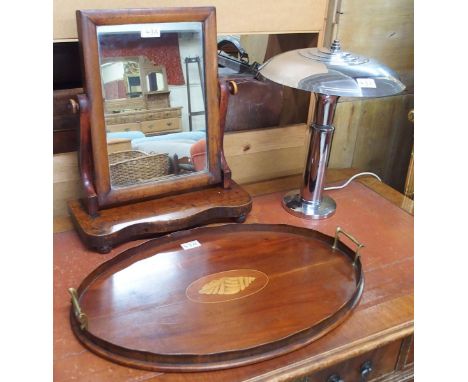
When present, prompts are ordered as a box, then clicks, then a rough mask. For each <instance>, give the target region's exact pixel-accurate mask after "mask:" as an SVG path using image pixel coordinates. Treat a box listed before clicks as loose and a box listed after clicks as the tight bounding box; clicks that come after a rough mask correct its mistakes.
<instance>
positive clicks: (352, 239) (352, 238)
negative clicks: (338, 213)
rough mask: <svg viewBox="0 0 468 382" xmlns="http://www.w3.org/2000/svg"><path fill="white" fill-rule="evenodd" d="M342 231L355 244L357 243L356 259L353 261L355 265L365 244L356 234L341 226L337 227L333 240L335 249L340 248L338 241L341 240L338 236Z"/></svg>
mask: <svg viewBox="0 0 468 382" xmlns="http://www.w3.org/2000/svg"><path fill="white" fill-rule="evenodd" d="M340 233H342V234H343V235H345V236H346V237H347V238H348V239H349V240H351V241H352V242H353V243H354V244H356V245H357V249H356V252H354V261H353V265H355V264H356V261H357V260H358V259H359V256H360V253H359V250H360V249H361V248H363V247H364V244H362V243H361V242H359V241H358V240H357V239H356V238H355V237H354V236H352V235H350V234H349V233H347V232H345V231H343V230H342V229H341V227H336V232H335V241H334V242H333V245H332V248H333V249H337V248H338V241H339V238H338V235H339V234H340Z"/></svg>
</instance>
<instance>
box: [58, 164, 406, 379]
mask: <svg viewBox="0 0 468 382" xmlns="http://www.w3.org/2000/svg"><path fill="white" fill-rule="evenodd" d="M353 173H355V171H353V170H336V171H333V170H330V171H328V173H327V183H333V182H336V181H338V180H340V179H347V178H348V177H349V176H350V175H352V174H353ZM299 183H300V176H295V177H287V178H281V179H277V180H272V181H266V182H261V183H255V184H250V185H247V186H245V187H244V188H245V189H246V190H247V191H248V192H249V193H251V195H253V196H254V203H253V209H252V212H251V213H250V215H249V217H248V219H247V223H271V224H277V223H282V224H290V225H295V226H302V227H307V228H312V229H315V230H317V231H320V232H323V233H325V234H327V235H333V232H334V230H335V228H336V226H337V225H340V226H342V228H344V229H346V230H348V231H350V233H351V234H353V235H354V236H356V237H357V238H358V239H359V240H360V241H362V242H363V243H364V244H365V245H366V247H365V248H364V249H363V250H362V254H361V256H362V257H361V259H362V263H363V269H364V275H365V280H366V284H365V288H364V293H363V296H362V299H361V302H360V303H359V305H358V307H357V308H356V310H355V311H354V313H352V314H351V316H350V317H349V318H348V319H347V320H346V321H345V322H344V323H343V324H342V325H340V326H339V327H338V328H336V329H334V330H333V331H332V332H330V333H328V334H327V335H326V336H324V337H322V338H321V339H319V340H317V341H315V342H313V343H312V344H310V345H308V346H306V347H303V348H301V349H299V350H296V351H293V352H291V353H289V354H286V355H283V356H280V357H277V358H274V359H271V360H268V361H264V362H260V363H256V364H253V365H248V366H243V367H238V368H234V369H228V370H221V371H213V372H202V373H160V372H148V371H144V370H138V369H131V368H126V367H123V366H120V365H118V364H114V363H112V362H109V361H107V360H104V359H102V358H100V357H98V356H96V355H94V354H93V353H91V352H90V351H88V350H87V349H85V348H84V347H83V346H82V345H81V344H80V343H79V342H78V341H77V340H76V338H75V337H74V336H73V333H72V331H71V328H70V323H69V309H70V298H69V295H68V293H67V288H69V287H77V286H78V285H79V284H80V283H81V281H82V280H83V278H84V277H85V276H86V275H88V274H89V273H90V272H91V271H92V270H93V269H95V268H96V267H97V266H98V265H99V264H101V263H103V262H104V261H107V260H109V259H110V258H112V257H113V256H115V255H117V254H118V253H120V252H122V250H124V249H127V248H130V247H133V246H135V245H136V244H138V243H141V242H143V241H135V242H131V243H126V244H124V245H121V246H119V247H118V248H116V249H114V250H113V251H112V252H111V253H109V254H107V255H101V254H98V253H95V252H92V251H89V250H87V249H86V248H85V247H84V246H83V245H82V243H81V242H80V240H79V238H78V236H77V235H76V233H75V232H74V231H66V232H62V233H57V234H55V235H54V380H55V381H71V380H73V381H91V380H93V381H94V380H99V381H133V382H136V381H246V380H249V381H263V380H264V381H274V380H284V379H286V378H290V377H293V376H300V375H304V374H305V373H311V372H313V371H314V370H318V369H321V368H323V367H326V366H329V365H332V364H334V363H337V362H340V361H342V360H344V359H346V358H349V357H350V356H357V355H359V354H363V353H365V352H366V351H369V350H371V349H373V348H375V347H377V346H382V345H384V344H387V343H389V342H391V341H394V340H396V339H399V338H403V337H405V336H407V335H409V334H411V333H412V332H413V216H412V211H413V205H412V201H411V200H410V199H408V198H405V197H404V196H403V195H401V194H400V193H398V192H397V191H395V190H393V189H391V188H390V187H388V186H386V185H384V184H382V183H380V182H378V181H377V180H374V179H372V178H365V179H362V180H358V181H356V182H353V183H351V184H350V185H349V186H348V187H347V188H345V189H343V190H338V191H330V192H329V194H330V196H332V197H333V198H334V199H335V200H336V202H337V206H338V208H337V212H336V214H335V215H334V216H333V217H332V218H329V219H326V220H322V221H306V220H302V219H299V218H296V217H294V216H292V215H290V214H288V213H286V212H285V211H284V210H283V209H282V207H281V205H280V201H281V196H282V194H283V191H287V190H291V189H294V188H296V187H297V185H298V184H299Z"/></svg>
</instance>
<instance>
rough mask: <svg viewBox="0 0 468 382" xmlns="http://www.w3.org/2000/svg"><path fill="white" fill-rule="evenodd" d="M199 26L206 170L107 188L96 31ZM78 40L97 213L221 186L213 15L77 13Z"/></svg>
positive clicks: (199, 11) (186, 11) (210, 11)
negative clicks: (186, 24) (136, 26)
mask: <svg viewBox="0 0 468 382" xmlns="http://www.w3.org/2000/svg"><path fill="white" fill-rule="evenodd" d="M169 22H171V23H173V22H200V23H201V24H202V30H203V53H204V73H205V76H204V78H205V89H206V91H205V93H204V94H205V100H204V101H205V110H206V124H207V126H206V133H207V169H206V170H204V171H200V172H198V173H194V174H190V175H183V176H180V177H173V178H169V179H167V180H161V181H157V182H154V183H148V184H140V185H133V186H129V187H125V188H112V186H111V181H110V170H109V160H108V156H107V141H106V129H105V119H104V102H103V96H102V85H101V71H100V61H99V47H98V38H97V27H99V26H106V25H124V24H146V23H169ZM77 24H78V37H79V41H80V49H81V54H82V64H83V65H82V66H83V68H84V72H85V79H84V82H83V83H84V92H85V93H86V94H87V97H88V99H89V102H88V108H89V122H90V125H91V146H92V163H93V170H94V171H93V172H94V177H93V178H94V179H93V183H94V188H95V191H96V195H97V204H98V208H99V209H101V208H103V207H112V206H114V205H119V204H122V203H125V202H134V201H138V200H145V199H148V198H152V197H158V196H164V195H171V194H177V193H182V192H184V191H190V190H193V189H197V188H200V187H204V186H210V185H214V184H219V183H221V182H222V162H221V150H222V142H221V140H222V133H221V131H220V128H219V124H220V122H219V104H218V93H217V90H218V83H217V45H216V9H215V8H214V7H194V8H151V9H114V10H79V11H77Z"/></svg>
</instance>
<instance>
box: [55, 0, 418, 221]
mask: <svg viewBox="0 0 468 382" xmlns="http://www.w3.org/2000/svg"><path fill="white" fill-rule="evenodd" d="M333 1H335V0H330V2H331V6H332V5H333V4H332V2H333ZM146 3H147V2H145V1H143V2H137V3H134V4H133V3H132V5H131V6H137V5H139V4H141V5H142V6H144V5H145V4H146ZM192 3H193V4H195V3H197V4H200V5H202V2H196V1H192V2H189V3H187V4H192ZM245 3H246V4H247V2H245ZM326 3H327V2H326V1H322V2H316V1H312V0H305V1H298V2H294V5H291V2H289V1H286V0H284V1H283V0H282V1H279V2H275V3H274V4H273V3H270V2H266V3H258V4H253V3H252V4H251V3H248V4H247V5H243V6H239V5H238V4H239V2H230V1H227V0H218V1H215V2H211V4H214V5H215V6H217V12H218V33H219V34H226V33H230V32H232V31H234V32H236V33H241V34H245V33H252V32H253V33H268V32H272V31H274V32H277V33H287V32H293V31H296V30H295V29H301V30H302V29H304V31H314V28H316V27H315V26H313V25H314V23H315V21H313V20H319V18H320V19H321V20H322V21H321V23H323V20H324V17H325V15H324V13H325V8H326V5H325V4H326ZM90 4H91V3H90V2H85V1H84V0H80V1H79V2H68V1H64V0H55V1H54V29H56V30H55V31H54V38H56V39H57V38H61V39H63V38H70V37H71V38H76V35H75V32H74V30H75V28H76V27H75V24H76V23H75V21H74V17H75V16H74V9H77V8H80V7H85V8H86V7H88V8H90V7H98V8H99V7H109V6H112V7H114V6H119V4H122V6H123V4H127V2H124V1H122V0H119V1H114V0H105V1H96V2H92V4H91V5H90ZM152 4H154V2H152ZM157 4H160V5H163V4H165V3H164V2H157ZM171 4H174V5H176V4H178V2H171ZM234 4H236V5H234ZM242 4H244V2H242ZM128 6H130V5H128ZM233 7H234V8H236V9H235V12H234V10H233V9H232V8H233ZM285 9H287V11H285ZM330 9H331V10H332V9H333V8H332V7H330ZM246 10H248V11H246ZM322 10H323V14H322ZM342 11H343V12H344V13H343V14H342V15H341V16H340V18H339V21H340V37H341V39H342V43H343V46H344V47H345V48H346V49H348V50H352V51H354V52H356V53H361V54H367V55H369V56H372V57H375V58H377V59H379V60H381V61H382V62H384V63H385V64H387V65H390V66H391V67H392V68H394V69H396V70H397V71H399V73H400V74H402V75H403V74H405V73H407V76H406V77H405V76H403V77H404V81H405V82H406V84H407V85H408V88H409V89H408V92H407V94H404V95H400V96H394V97H389V98H382V99H374V100H361V101H356V100H354V101H351V100H344V99H343V100H342V102H340V103H339V104H338V108H337V111H336V114H335V126H336V130H335V136H334V139H333V144H332V152H331V157H330V162H329V167H332V168H349V167H351V166H353V167H356V168H358V169H360V170H363V171H375V172H377V173H378V174H379V175H380V176H382V177H383V179H384V181H386V182H387V183H389V184H390V185H392V186H393V187H395V188H397V189H398V190H400V191H403V189H402V187H403V185H404V181H405V178H406V171H407V168H408V162H409V158H410V154H411V148H412V144H413V126H412V125H410V124H409V123H408V121H407V119H406V116H407V113H408V111H409V109H410V108H412V107H413V95H412V94H411V91H412V89H411V87H412V73H413V58H412V57H413V33H412V28H413V1H412V0H409V1H404V0H375V1H371V2H369V1H365V0H342ZM239 13H241V15H239ZM297 13H299V14H300V15H301V16H300V17H299V18H297V17H293V16H297ZM237 16H239V17H237ZM327 17H328V22H330V21H332V17H331V15H328V16H327ZM226 23H228V24H226ZM229 23H231V24H230V25H232V26H231V27H229V28H228V26H229ZM301 23H302V24H301ZM317 23H318V21H317ZM300 25H302V26H301V27H300V28H299V26H300ZM317 25H318V24H317ZM320 25H322V24H320ZM328 26H329V25H328ZM230 29H232V31H231V30H230ZM322 29H323V28H322V27H321V26H320V28H319V29H317V30H322ZM327 34H328V38H329V35H330V34H329V32H327ZM323 35H324V33H320V38H319V44H320V40H321V38H322V37H321V36H323ZM305 129H306V126H305V125H295V126H286V127H281V128H280V129H278V130H275V129H265V130H263V131H248V132H238V133H231V134H226V136H225V146H224V147H225V149H226V152H227V161H228V163H229V165H230V166H231V169H232V172H233V178H234V180H236V181H237V182H238V183H240V184H246V183H250V182H256V181H262V180H268V179H273V178H276V177H280V176H288V175H294V174H300V173H301V172H302V169H303V166H304V153H305V147H304V143H305V142H304V139H305ZM80 194H81V189H80V186H79V180H78V172H77V166H76V153H67V154H59V155H56V156H54V201H53V205H54V221H55V222H56V225H57V226H63V224H65V225H66V224H68V223H67V222H68V218H67V215H68V214H67V212H66V206H65V202H66V200H68V199H73V198H76V197H78V195H80Z"/></svg>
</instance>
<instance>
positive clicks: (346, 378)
mask: <svg viewBox="0 0 468 382" xmlns="http://www.w3.org/2000/svg"><path fill="white" fill-rule="evenodd" d="M400 347H401V340H399V341H394V342H392V343H390V344H388V345H385V346H383V347H380V348H377V349H375V350H372V351H370V352H368V353H365V354H362V355H360V356H358V357H355V358H350V359H348V360H346V361H344V362H341V363H339V364H336V365H334V366H331V367H329V368H327V369H324V370H320V371H318V372H316V373H314V374H311V375H308V376H304V377H302V378H298V379H296V380H295V382H331V380H330V377H331V376H332V375H336V376H338V377H339V378H338V379H336V381H338V380H340V379H341V380H342V381H343V382H360V381H361V367H362V365H363V364H364V363H365V362H368V361H370V362H371V367H372V371H371V372H370V373H369V374H368V378H367V379H364V381H373V380H375V379H376V378H379V377H382V376H384V375H387V374H391V373H392V372H394V371H395V367H396V364H397V360H398V354H399V352H400ZM380 380H381V379H380V378H379V381H380Z"/></svg>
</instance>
